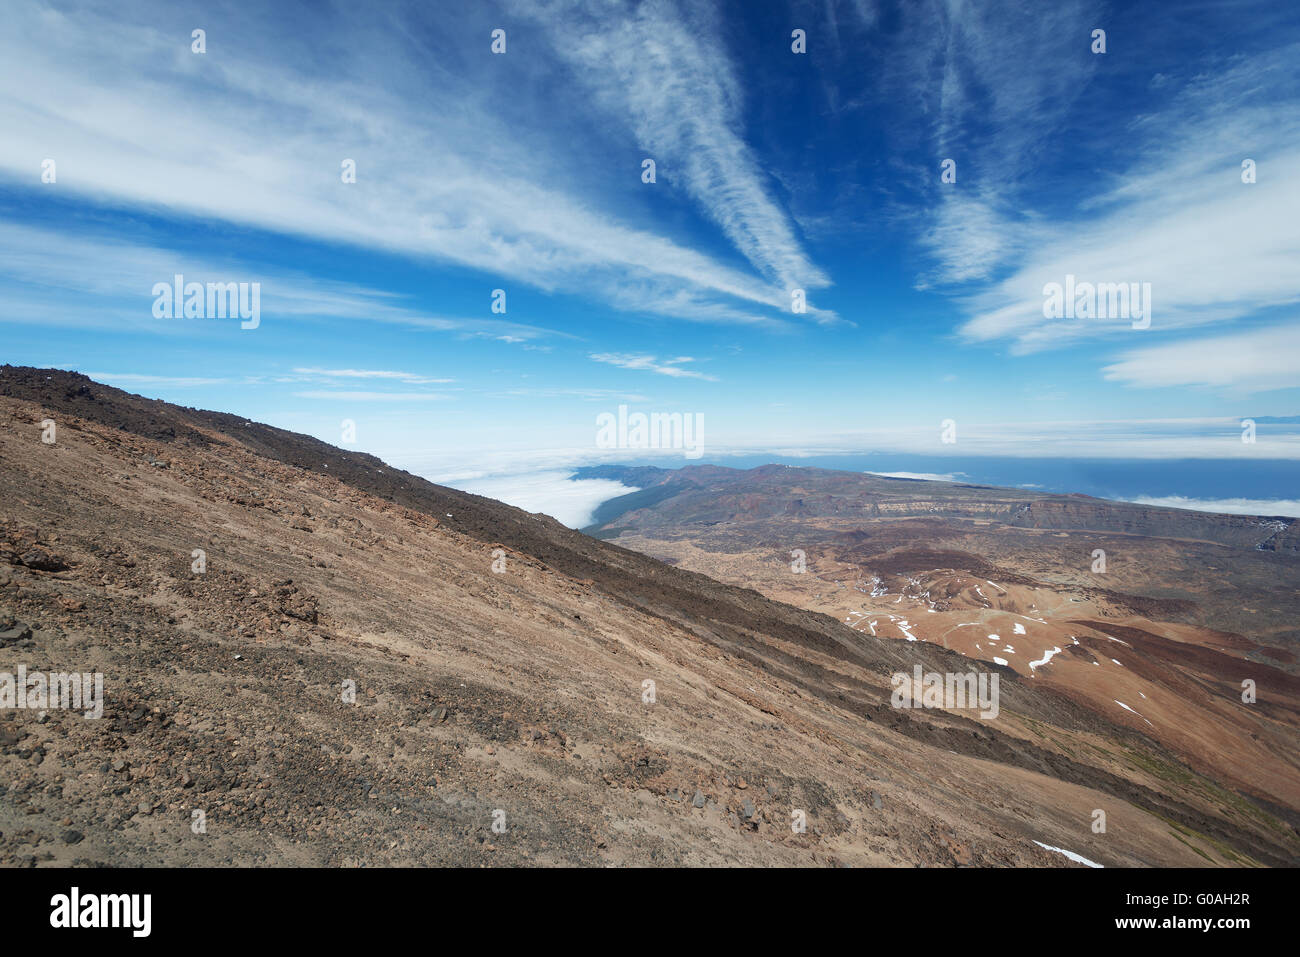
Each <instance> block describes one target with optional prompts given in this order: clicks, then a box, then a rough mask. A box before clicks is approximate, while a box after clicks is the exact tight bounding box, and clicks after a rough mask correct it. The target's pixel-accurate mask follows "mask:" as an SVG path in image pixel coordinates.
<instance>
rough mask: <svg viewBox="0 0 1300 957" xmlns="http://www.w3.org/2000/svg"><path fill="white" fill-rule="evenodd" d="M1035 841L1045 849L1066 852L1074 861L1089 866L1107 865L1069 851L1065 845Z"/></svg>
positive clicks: (1058, 852)
mask: <svg viewBox="0 0 1300 957" xmlns="http://www.w3.org/2000/svg"><path fill="white" fill-rule="evenodd" d="M1034 843H1035V844H1037V845H1038V846H1039V847H1041V848H1042V849H1043V850H1045V851H1055V852H1056V853H1057V854H1064V855H1065V856H1066V857H1068V858H1069V859H1070V860H1072V861H1074V863H1076V864H1087V865H1088V866H1089V867H1102V868H1104V867H1105V866H1106V865H1105V864H1098V863H1097V862H1096V861H1090V860H1088V859H1087V858H1086V857H1084V856H1083V855H1082V854H1076V853H1074V851H1067V850H1066V849H1065V848H1063V847H1052V845H1050V844H1044V843H1043V842H1042V841H1034Z"/></svg>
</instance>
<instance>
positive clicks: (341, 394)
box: [294, 389, 452, 402]
mask: <svg viewBox="0 0 1300 957" xmlns="http://www.w3.org/2000/svg"><path fill="white" fill-rule="evenodd" d="M294 395H295V396H297V397H298V398H300V399H338V400H342V401H346V402H442V401H446V400H447V399H450V398H452V396H449V395H443V394H442V393H438V392H370V391H364V390H357V391H354V390H347V389H308V390H306V391H303V392H295V393H294Z"/></svg>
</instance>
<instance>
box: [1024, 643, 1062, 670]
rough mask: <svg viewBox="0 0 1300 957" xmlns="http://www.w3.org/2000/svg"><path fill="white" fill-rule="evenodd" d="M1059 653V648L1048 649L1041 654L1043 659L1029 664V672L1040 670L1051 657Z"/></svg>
mask: <svg viewBox="0 0 1300 957" xmlns="http://www.w3.org/2000/svg"><path fill="white" fill-rule="evenodd" d="M1060 653H1061V649H1060V648H1050V649H1048V650H1047V651H1045V652H1043V657H1041V658H1039V659H1038V660H1036V661H1031V662H1029V667H1030V669H1031V670H1036V669H1038V668H1041V667H1042V666H1043V665H1045V664H1047V663H1048V662H1049V661H1051V660H1052V656H1053V655H1059V654H1060Z"/></svg>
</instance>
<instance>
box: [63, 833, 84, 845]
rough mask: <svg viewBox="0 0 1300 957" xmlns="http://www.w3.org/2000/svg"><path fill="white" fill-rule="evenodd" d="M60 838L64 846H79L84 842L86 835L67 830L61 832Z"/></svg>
mask: <svg viewBox="0 0 1300 957" xmlns="http://www.w3.org/2000/svg"><path fill="white" fill-rule="evenodd" d="M62 837H63V843H64V844H80V843H81V842H82V841H83V840H85V838H86V835H84V834H82V833H81V832H80V831H73V830H67V831H64V832H63V834H62Z"/></svg>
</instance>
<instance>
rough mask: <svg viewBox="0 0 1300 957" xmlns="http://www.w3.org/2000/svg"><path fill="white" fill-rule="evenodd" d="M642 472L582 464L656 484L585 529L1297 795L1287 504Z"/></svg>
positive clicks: (1297, 566) (1264, 789)
mask: <svg viewBox="0 0 1300 957" xmlns="http://www.w3.org/2000/svg"><path fill="white" fill-rule="evenodd" d="M657 471H658V470H627V471H621V470H618V469H605V468H601V469H592V470H588V472H589V473H591V474H599V475H602V476H608V477H613V478H620V479H622V480H623V481H627V482H640V483H643V484H647V485H648V488H647V489H643V490H642V491H641V492H638V493H633V494H632V495H629V496H627V497H626V500H627V502H628V503H629V504H631V505H634V506H635V505H636V504H637V502H638V500H644V499H645V498H647V497H651V498H653V499H654V504H653V505H652V506H650V507H648V508H632V509H630V510H627V511H620V500H615V501H613V502H611V503H607V504H606V506H605V507H604V509H603V513H604V514H603V516H602V522H601V525H600V526H599V527H596V528H593V529H590V530H589V531H594V532H595V533H596V534H600V535H602V536H605V537H609V538H611V539H612V540H614V541H616V542H618V543H619V544H621V545H626V546H628V547H631V548H636V549H638V550H639V551H643V552H645V553H647V554H650V555H654V556H656V557H658V558H660V559H662V560H665V561H668V562H671V563H673V564H674V565H677V566H678V567H684V568H689V569H691V570H693V571H698V572H702V573H704V574H708V575H711V576H713V577H715V578H718V579H719V580H722V581H728V582H732V583H733V584H738V585H743V586H745V587H749V588H753V589H755V590H757V591H760V592H762V593H763V594H765V595H768V596H770V597H772V598H775V599H777V600H780V601H783V602H789V603H790V604H795V605H798V606H800V607H803V608H808V609H811V610H815V611H819V612H824V613H826V614H829V615H833V616H835V617H836V618H837V619H839V620H840V621H841V622H843V623H844V624H845V625H847V626H848V627H850V628H853V629H854V630H855V631H859V632H865V633H867V634H871V635H874V636H877V637H882V638H886V639H891V640H897V641H903V642H924V643H931V644H936V645H940V646H942V647H944V648H947V649H951V650H954V651H957V652H960V653H961V654H962V655H965V656H967V657H969V658H972V659H978V660H981V661H984V662H989V663H992V664H995V665H998V666H1002V667H1005V668H1009V669H1011V670H1013V671H1015V672H1016V673H1017V674H1019V675H1021V676H1023V677H1025V678H1027V679H1030V680H1032V681H1034V682H1035V683H1036V684H1038V685H1041V686H1044V687H1049V688H1051V689H1052V690H1053V691H1055V692H1058V693H1059V694H1061V695H1063V696H1066V697H1068V698H1070V699H1071V700H1074V701H1076V702H1078V703H1079V704H1080V705H1081V706H1083V707H1086V708H1087V709H1089V710H1090V711H1093V712H1095V713H1096V714H1098V715H1100V716H1104V717H1105V718H1106V720H1108V721H1112V722H1115V723H1117V724H1123V725H1125V726H1127V727H1129V728H1131V729H1132V730H1133V731H1134V732H1136V733H1138V734H1140V735H1142V736H1144V737H1147V738H1149V739H1151V740H1154V741H1158V742H1159V743H1160V744H1161V745H1162V746H1164V747H1166V748H1168V749H1169V750H1170V751H1172V752H1173V753H1175V754H1177V755H1178V756H1179V757H1180V758H1181V759H1182V760H1184V761H1186V762H1187V763H1188V765H1189V766H1191V767H1193V768H1195V769H1197V770H1198V771H1200V772H1202V773H1204V774H1206V775H1207V776H1209V777H1210V778H1212V779H1214V780H1215V781H1216V782H1217V783H1219V784H1222V785H1224V786H1226V787H1229V788H1231V789H1234V790H1240V791H1242V792H1246V793H1249V794H1252V795H1254V796H1255V797H1257V798H1259V799H1260V800H1262V801H1264V802H1266V803H1267V805H1268V806H1277V807H1279V808H1285V809H1288V811H1289V812H1294V811H1295V809H1297V808H1300V733H1298V732H1297V727H1298V726H1300V678H1298V677H1297V675H1296V669H1295V659H1294V657H1293V656H1292V654H1291V649H1293V648H1294V643H1295V625H1294V623H1295V620H1296V618H1295V615H1296V611H1297V608H1296V601H1297V596H1298V595H1300V559H1298V558H1297V555H1296V553H1295V551H1294V543H1295V537H1294V532H1293V530H1292V528H1291V525H1292V524H1293V523H1292V522H1291V521H1290V520H1285V519H1283V520H1279V519H1251V518H1244V517H1242V516H1216V515H1203V514H1198V513H1188V512H1180V511H1178V510H1173V509H1150V508H1145V507H1140V506H1129V505H1125V504H1123V503H1110V502H1104V501H1100V500H1096V499H1086V498H1083V497H1081V496H1042V495H1033V494H1032V493H1025V492H1021V491H1018V490H1008V489H992V488H979V487H973V486H964V485H954V484H949V483H942V482H918V481H913V480H891V479H886V478H883V477H877V476H869V475H863V476H857V475H849V474H848V473H839V472H825V471H821V470H813V469H792V468H785V467H768V468H764V469H756V470H753V471H751V472H739V471H730V470H725V469H715V468H712V467H710V468H708V469H701V470H699V471H701V472H704V473H706V474H703V475H698V476H697V475H694V474H692V473H694V472H696V470H695V469H692V468H687V469H684V470H682V471H681V472H680V473H672V472H662V473H659V474H648V473H654V472H657ZM647 479H649V480H650V481H649V482H647ZM670 492H675V494H668V493H670ZM1031 516H1032V518H1031ZM1031 522H1032V524H1030V523H1031ZM1084 524H1091V525H1094V526H1096V527H1095V528H1086V527H1080V526H1081V525H1084ZM1057 526H1059V527H1057ZM1120 528H1123V529H1124V530H1123V531H1122V532H1120V531H1118V529H1120ZM1178 535H1181V536H1185V537H1183V538H1178V537H1174V536H1178ZM1279 548H1280V549H1281V550H1275V549H1279ZM796 549H798V550H799V551H800V552H801V553H802V556H803V559H802V567H803V569H804V571H802V572H798V571H796V570H795V569H796V567H797V566H799V565H800V562H799V561H798V559H799V556H798V555H792V552H794V551H795V550H796ZM1097 549H1100V550H1102V551H1104V552H1105V554H1106V564H1105V570H1104V571H1102V570H1101V568H1100V566H1098V570H1097V571H1095V572H1094V571H1093V567H1094V565H1096V564H1097V561H1096V558H1094V550H1097ZM1225 605H1227V606H1228V607H1224V606H1225ZM1234 628H1241V629H1242V630H1241V631H1236V630H1233V629H1234ZM1246 681H1250V682H1254V687H1255V693H1256V695H1257V699H1256V700H1255V701H1254V702H1252V703H1245V702H1243V700H1242V694H1243V682H1246Z"/></svg>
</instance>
